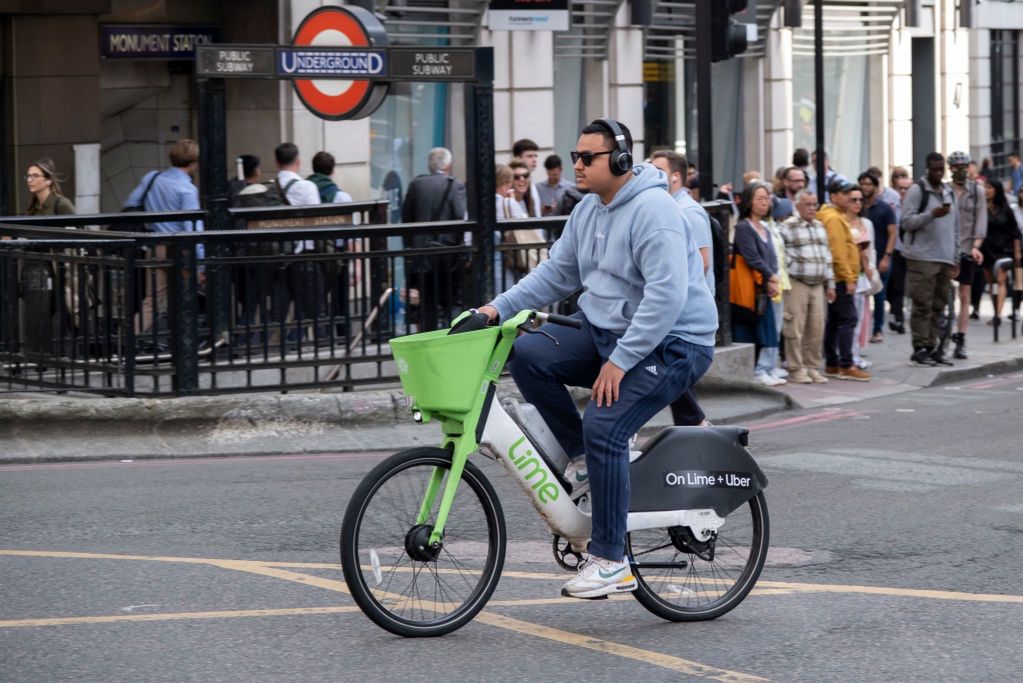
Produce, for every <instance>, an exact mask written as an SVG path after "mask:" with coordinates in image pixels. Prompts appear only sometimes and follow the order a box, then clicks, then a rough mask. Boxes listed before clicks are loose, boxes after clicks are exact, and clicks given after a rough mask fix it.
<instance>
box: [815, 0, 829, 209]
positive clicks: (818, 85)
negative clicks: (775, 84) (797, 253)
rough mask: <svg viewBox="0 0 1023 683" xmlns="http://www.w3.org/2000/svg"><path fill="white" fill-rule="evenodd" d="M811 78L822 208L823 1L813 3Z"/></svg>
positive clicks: (818, 190) (822, 204) (823, 190)
mask: <svg viewBox="0 0 1023 683" xmlns="http://www.w3.org/2000/svg"><path fill="white" fill-rule="evenodd" d="M813 78H814V99H815V100H816V101H817V102H816V113H817V122H816V129H817V130H816V133H817V168H815V169H814V170H815V171H816V172H817V201H818V202H819V203H820V205H821V206H824V193H825V192H827V189H828V188H826V187H824V175H825V173H824V0H814V3H813Z"/></svg>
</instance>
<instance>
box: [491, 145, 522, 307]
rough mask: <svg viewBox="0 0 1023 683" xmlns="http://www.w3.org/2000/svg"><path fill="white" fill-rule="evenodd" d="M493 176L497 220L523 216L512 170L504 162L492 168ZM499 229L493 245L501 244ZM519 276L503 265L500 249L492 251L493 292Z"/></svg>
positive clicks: (509, 283) (506, 286) (508, 284)
mask: <svg viewBox="0 0 1023 683" xmlns="http://www.w3.org/2000/svg"><path fill="white" fill-rule="evenodd" d="M494 176H495V177H496V181H497V194H496V195H495V196H494V205H495V206H496V208H497V220H498V222H501V221H510V220H518V219H521V218H525V217H526V214H525V213H523V211H522V207H521V206H520V205H519V203H518V202H517V201H515V191H514V190H513V189H512V170H511V168H510V167H508V166H506V165H505V164H498V165H497V166H496V167H495V169H494ZM501 234H502V232H501V231H500V230H495V231H494V245H495V246H496V245H498V244H501ZM518 280H519V278H518V276H517V273H516V272H515V271H514V270H511V269H506V268H505V265H504V254H503V253H502V252H500V251H495V252H494V293H495V294H500V293H501V292H503V291H504V290H506V289H508V288H509V287H511V286H512V285H513V284H515V283H516V282H518Z"/></svg>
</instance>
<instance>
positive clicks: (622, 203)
mask: <svg viewBox="0 0 1023 683" xmlns="http://www.w3.org/2000/svg"><path fill="white" fill-rule="evenodd" d="M632 174H633V177H631V178H630V179H629V181H628V182H627V183H625V185H624V186H622V188H621V189H620V190H619V191H618V193H617V194H616V195H615V196H614V199H612V200H611V203H610V204H608V205H606V206H605V205H604V203H603V202H602V201H601V199H600V197H599V196H598V195H596V194H593V193H591V194H588V195H586V196H585V197H583V200H582V201H581V202H579V204H578V205H576V207H575V209H574V210H573V211H572V215H571V216H570V217H569V219H568V222H567V223H566V224H565V230H564V232H563V233H562V235H561V238H560V239H559V240H558V241H557V242H555V243H554V245H553V246H552V247H551V250H550V259H549V260H547V261H544V262H543V263H541V264H540V265H539V266H538V267H537V268H536V269H535V270H533V272H531V273H530V274H529V275H527V276H526V277H524V278H523V279H522V280H520V281H519V283H518V284H516V285H515V286H514V287H512V288H511V289H509V290H508V291H507V292H505V293H504V294H501V295H500V296H498V297H497V298H496V299H494V301H493V303H492V304H491V305H492V306H494V308H496V309H497V311H498V313H499V314H500V316H501V318H502V319H507V318H509V317H510V316H512V315H514V314H515V313H518V312H519V311H521V310H523V309H527V308H542V307H544V306H549V305H550V304H553V303H555V302H557V301H560V300H561V299H563V298H565V297H566V296H568V295H569V294H571V293H572V292H574V291H576V290H578V289H579V288H580V287H585V288H586V291H585V292H583V294H582V296H580V297H579V307H580V308H581V309H582V311H583V313H585V314H586V318H587V320H589V322H590V324H591V325H593V326H595V327H599V328H601V329H604V330H608V331H610V332H613V333H615V334H620V335H622V337H621V339H619V340H618V346H617V348H615V350H614V351H613V352H612V353H611V357H610V360H611V362H612V363H614V364H615V365H617V366H618V367H620V368H622V369H623V370H625V371H628V370H631V369H632V367H633V366H634V365H636V363H638V362H639V361H641V360H642V359H643V358H644V357H646V356H647V354H649V353H650V352H651V351H653V350H654V349H655V348H656V347H657V345H658V344H660V343H661V342H662V341H664V339H665V338H666V337H668V336H669V335H670V336H676V337H680V338H682V339H684V340H686V341H688V342H691V343H693V344H699V345H701V346H708V347H713V346H714V333H715V331H716V330H717V327H718V317H717V308H716V306H715V304H714V298H713V296H711V293H710V290H709V289H708V287H707V280H706V278H705V277H704V276H703V261H702V260H701V259H700V252H699V250H698V249H697V247H696V242H695V240H694V239H693V235H692V233H691V231H690V229H689V226H688V223H687V221H686V220H685V219H684V218H683V217H682V214H681V210H680V208H679V206H678V204H677V203H676V202H675V200H674V199H673V198H672V197H671V195H670V194H668V192H667V189H668V185H667V181H666V179H665V176H664V174H663V173H661V172H660V171H659V170H658V169H657V168H656V167H654V166H651V165H650V164H643V165H642V166H637V167H636V168H634V169H633V170H632Z"/></svg>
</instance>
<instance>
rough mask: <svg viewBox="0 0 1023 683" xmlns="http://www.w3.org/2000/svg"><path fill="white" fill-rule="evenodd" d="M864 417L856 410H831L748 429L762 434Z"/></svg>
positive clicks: (760, 423)
mask: <svg viewBox="0 0 1023 683" xmlns="http://www.w3.org/2000/svg"><path fill="white" fill-rule="evenodd" d="M864 415H866V413H863V412H860V411H856V410H831V411H826V412H820V413H812V414H810V415H800V416H798V417H789V418H785V419H784V420H774V421H772V422H758V423H753V424H752V425H750V429H751V430H753V431H757V432H763V431H771V430H775V429H786V428H788V427H799V426H804V425H809V424H823V423H825V422H834V421H835V420H848V419H852V418H855V417H861V416H864Z"/></svg>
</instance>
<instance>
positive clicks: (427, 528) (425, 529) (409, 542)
mask: <svg viewBox="0 0 1023 683" xmlns="http://www.w3.org/2000/svg"><path fill="white" fill-rule="evenodd" d="M432 533H433V525H432V524H417V525H415V526H414V527H412V528H411V529H409V530H408V533H407V534H405V552H406V553H408V556H409V557H411V558H412V559H413V560H416V561H417V562H434V561H436V559H437V556H438V555H440V549H441V547H442V544H441V543H438V544H437V546H436V547H433V546H431V545H430V534H432Z"/></svg>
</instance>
